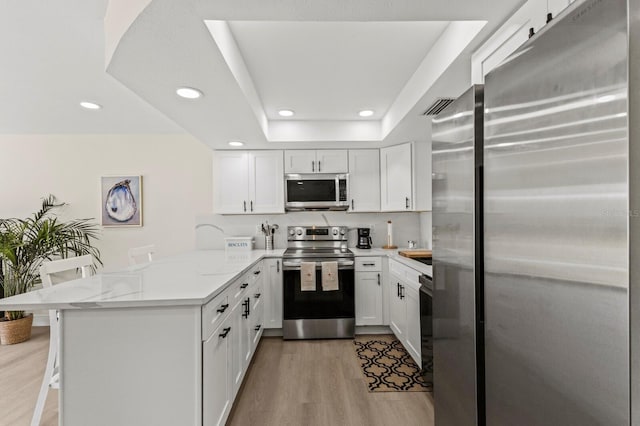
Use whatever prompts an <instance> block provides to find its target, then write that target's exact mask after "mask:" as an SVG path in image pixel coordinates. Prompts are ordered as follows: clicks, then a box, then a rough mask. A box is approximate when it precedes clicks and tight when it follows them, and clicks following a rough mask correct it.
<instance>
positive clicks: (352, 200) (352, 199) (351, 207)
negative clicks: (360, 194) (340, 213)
mask: <svg viewBox="0 0 640 426" xmlns="http://www.w3.org/2000/svg"><path fill="white" fill-rule="evenodd" d="M354 208H355V207H353V198H352V199H351V210H353V209H354Z"/></svg>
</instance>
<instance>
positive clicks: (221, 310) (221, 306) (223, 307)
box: [216, 303, 229, 313]
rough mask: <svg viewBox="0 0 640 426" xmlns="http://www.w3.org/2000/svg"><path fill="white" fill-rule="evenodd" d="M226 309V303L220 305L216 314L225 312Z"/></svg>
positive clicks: (227, 305)
mask: <svg viewBox="0 0 640 426" xmlns="http://www.w3.org/2000/svg"><path fill="white" fill-rule="evenodd" d="M228 307H229V304H228V303H225V304H224V305H220V308H218V310H217V311H216V312H220V313H223V312H224V311H226V310H227V308H228Z"/></svg>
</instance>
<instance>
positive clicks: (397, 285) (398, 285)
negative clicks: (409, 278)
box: [396, 283, 400, 297]
mask: <svg viewBox="0 0 640 426" xmlns="http://www.w3.org/2000/svg"><path fill="white" fill-rule="evenodd" d="M396 287H397V289H398V297H400V283H398V284H396Z"/></svg>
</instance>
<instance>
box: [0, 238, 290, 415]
mask: <svg viewBox="0 0 640 426" xmlns="http://www.w3.org/2000/svg"><path fill="white" fill-rule="evenodd" d="M282 252H283V251H282V250H272V251H268V252H266V251H263V250H254V251H247V252H235V253H225V252H224V251H218V250H214V251H197V252H192V253H188V254H183V255H179V256H175V257H171V258H167V259H163V260H159V261H157V262H153V263H149V264H146V265H143V266H139V267H132V268H130V269H127V270H125V271H122V272H119V273H109V274H102V275H96V276H94V277H90V278H85V279H80V280H74V281H69V282H66V283H62V284H59V285H57V286H54V287H52V288H49V289H42V290H38V291H34V292H31V293H27V294H23V295H19V296H15V297H12V298H9V299H5V300H2V301H1V302H0V309H2V310H12V309H20V310H42V309H58V310H60V327H61V335H60V353H61V359H60V363H61V370H62V375H61V381H60V405H59V406H60V424H61V425H65V426H75V425H88V424H91V425H114V424H117V425H145V424H147V425H201V424H206V425H209V424H212V425H216V424H224V422H225V420H226V418H227V416H228V414H229V410H230V407H231V404H232V402H233V398H234V397H235V395H236V393H237V391H238V388H239V386H240V383H241V382H242V379H243V377H244V373H245V372H246V369H247V367H248V363H249V361H250V360H251V356H252V355H253V352H254V350H255V347H256V345H257V343H258V340H259V338H260V336H261V335H262V329H263V327H262V324H261V323H260V321H262V320H261V319H260V318H261V312H262V309H263V305H262V304H261V303H260V296H261V293H262V291H263V289H264V288H266V287H267V286H266V285H264V284H263V283H262V279H263V278H264V276H265V275H266V273H263V268H262V262H261V260H262V259H263V258H266V257H280V256H282ZM254 318H255V319H254ZM254 322H256V324H254ZM227 336H228V338H227ZM218 341H223V342H227V343H225V344H224V345H223V346H221V345H219V344H217V343H216V342H218ZM234 348H236V349H234ZM203 353H204V354H205V355H204V357H203ZM203 373H204V374H203ZM203 400H204V401H203Z"/></svg>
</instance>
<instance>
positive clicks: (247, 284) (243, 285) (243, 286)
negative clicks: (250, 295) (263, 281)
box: [240, 283, 249, 288]
mask: <svg viewBox="0 0 640 426" xmlns="http://www.w3.org/2000/svg"><path fill="white" fill-rule="evenodd" d="M247 287H249V283H244V284H241V285H240V288H247Z"/></svg>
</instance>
